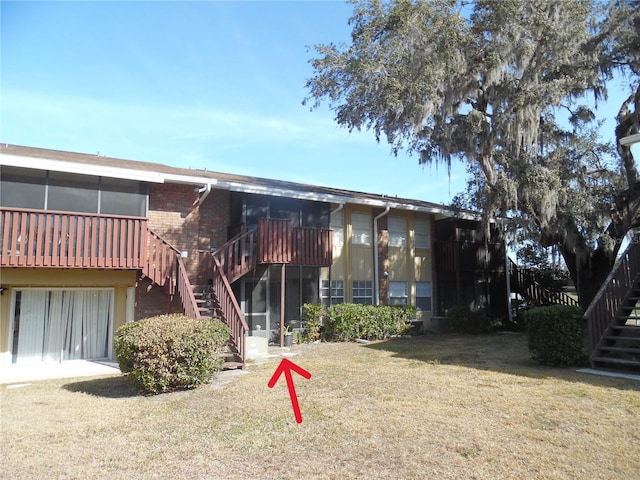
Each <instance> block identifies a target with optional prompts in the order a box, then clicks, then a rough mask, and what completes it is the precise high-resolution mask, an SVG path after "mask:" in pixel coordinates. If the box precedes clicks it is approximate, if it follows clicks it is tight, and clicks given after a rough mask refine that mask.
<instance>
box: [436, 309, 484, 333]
mask: <svg viewBox="0 0 640 480" xmlns="http://www.w3.org/2000/svg"><path fill="white" fill-rule="evenodd" d="M447 318H448V319H449V325H450V326H451V331H452V332H453V333H473V334H475V333H488V332H490V331H492V330H493V329H494V328H495V325H493V324H492V322H491V319H490V318H489V317H488V316H487V312H486V311H485V310H484V309H480V310H475V311H472V310H471V309H470V308H469V307H467V306H464V305H457V306H455V307H453V308H451V309H450V310H449V311H448V312H447Z"/></svg>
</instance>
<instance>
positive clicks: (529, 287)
mask: <svg viewBox="0 0 640 480" xmlns="http://www.w3.org/2000/svg"><path fill="white" fill-rule="evenodd" d="M509 262H510V285H511V291H512V292H514V293H519V294H520V295H521V296H522V298H524V299H525V300H526V301H527V302H529V303H531V304H533V305H535V306H543V305H571V306H576V307H577V306H578V305H579V304H578V301H577V300H576V299H575V298H573V297H572V296H570V295H567V293H566V292H564V291H563V290H560V289H557V288H549V287H544V286H542V284H541V281H540V279H539V277H538V275H536V274H535V273H534V272H533V271H531V270H528V269H526V268H521V267H518V265H516V263H515V262H514V261H513V260H511V259H509Z"/></svg>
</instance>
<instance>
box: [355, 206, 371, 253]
mask: <svg viewBox="0 0 640 480" xmlns="http://www.w3.org/2000/svg"><path fill="white" fill-rule="evenodd" d="M351 228H352V233H351V243H352V244H353V245H371V216H370V215H369V214H367V213H352V214H351Z"/></svg>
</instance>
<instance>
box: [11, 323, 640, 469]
mask: <svg viewBox="0 0 640 480" xmlns="http://www.w3.org/2000/svg"><path fill="white" fill-rule="evenodd" d="M297 349H298V351H299V352H300V353H301V354H300V355H299V356H297V357H295V358H293V360H294V361H295V362H296V363H298V364H299V365H300V366H302V367H303V368H305V369H307V370H309V371H310V372H311V373H312V375H313V376H312V378H311V379H310V380H304V379H302V378H301V377H299V376H297V375H296V374H294V379H295V380H296V389H297V391H298V395H299V400H300V407H301V410H302V417H303V423H301V424H297V423H295V420H294V417H293V413H292V409H291V404H290V401H289V396H288V393H287V389H286V387H285V384H284V381H283V380H284V379H281V381H280V382H279V383H278V384H277V385H276V386H275V387H274V388H273V389H268V388H267V382H268V381H269V378H270V377H271V375H272V373H273V371H274V370H275V367H276V366H277V362H276V361H275V360H274V361H271V362H269V363H266V364H261V365H253V366H250V367H249V368H248V371H249V374H246V375H239V376H237V377H234V378H233V380H232V381H230V382H228V383H226V384H223V385H220V384H219V382H216V381H214V382H213V383H212V384H211V385H207V386H204V387H202V388H199V389H197V390H193V391H184V392H177V393H172V394H166V395H160V396H155V397H143V396H138V395H136V394H135V392H133V391H132V390H131V389H130V388H129V387H128V386H127V385H126V383H125V381H124V379H123V378H122V377H120V376H110V377H100V378H92V379H74V380H59V381H43V382H35V383H32V384H30V385H28V386H23V387H20V388H7V386H6V385H3V386H0V389H1V397H0V400H1V402H2V405H1V406H2V412H1V421H2V423H1V436H2V441H1V442H0V455H1V458H2V465H1V466H0V468H1V471H2V475H3V477H4V478H12V479H27V478H34V479H36V478H37V479H48V478H81V479H92V478H100V479H102V478H118V479H120V478H136V479H142V478H144V479H148V478H158V479H172V480H179V479H247V480H248V479H307V478H309V479H313V478H317V479H350V478H354V479H355V478H358V479H360V478H382V479H446V478H451V479H492V480H494V479H509V478H514V479H519V480H525V479H567V478H576V479H618V480H620V479H637V478H640V454H639V453H640V382H638V381H634V380H625V379H616V378H608V377H599V376H592V375H587V374H582V373H577V372H576V371H575V370H574V369H551V368H544V367H539V366H538V365H536V364H535V363H533V362H532V361H530V360H529V355H528V352H527V349H526V339H525V337H524V336H523V335H521V334H503V335H487V336H447V335H440V336H426V337H416V338H411V339H395V340H391V341H389V342H381V343H377V344H373V345H366V346H365V345H359V344H316V345H303V346H300V347H297Z"/></svg>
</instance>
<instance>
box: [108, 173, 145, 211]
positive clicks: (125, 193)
mask: <svg viewBox="0 0 640 480" xmlns="http://www.w3.org/2000/svg"><path fill="white" fill-rule="evenodd" d="M146 190H147V189H146V188H145V185H144V184H143V183H140V182H134V181H130V180H119V179H115V178H105V177H103V178H102V181H101V182H100V212H99V213H102V214H105V215H127V216H130V217H144V216H145V214H146V211H147V191H146Z"/></svg>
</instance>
